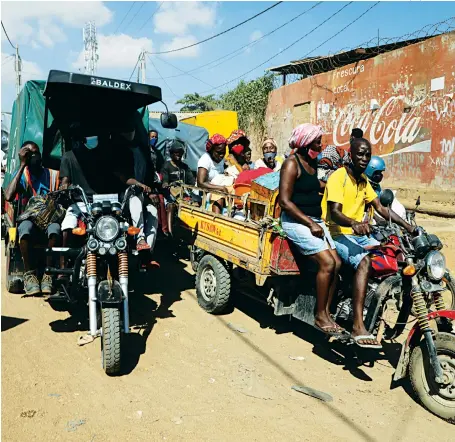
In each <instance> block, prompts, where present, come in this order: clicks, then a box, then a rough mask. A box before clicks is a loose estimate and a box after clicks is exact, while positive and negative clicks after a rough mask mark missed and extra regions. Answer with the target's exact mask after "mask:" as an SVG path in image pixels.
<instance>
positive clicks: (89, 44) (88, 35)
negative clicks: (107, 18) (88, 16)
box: [82, 21, 99, 75]
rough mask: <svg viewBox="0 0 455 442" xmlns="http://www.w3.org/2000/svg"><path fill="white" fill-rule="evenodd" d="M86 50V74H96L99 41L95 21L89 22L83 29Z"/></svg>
mask: <svg viewBox="0 0 455 442" xmlns="http://www.w3.org/2000/svg"><path fill="white" fill-rule="evenodd" d="M82 37H83V39H84V49H85V69H84V73H85V74H88V75H95V74H96V63H97V62H98V60H99V56H98V41H97V39H96V26H95V22H94V21H89V22H88V23H86V24H85V27H84V28H83V29H82Z"/></svg>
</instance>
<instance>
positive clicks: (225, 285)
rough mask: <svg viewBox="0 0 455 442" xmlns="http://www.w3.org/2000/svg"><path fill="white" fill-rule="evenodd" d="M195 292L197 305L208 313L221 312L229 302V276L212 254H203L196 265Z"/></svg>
mask: <svg viewBox="0 0 455 442" xmlns="http://www.w3.org/2000/svg"><path fill="white" fill-rule="evenodd" d="M196 293H197V300H198V303H199V305H200V306H201V307H202V308H203V309H204V310H205V311H206V312H208V313H222V312H223V310H225V309H226V307H227V306H228V303H229V297H230V294H231V277H230V275H229V273H228V271H227V269H226V267H225V266H224V265H223V264H222V263H221V262H220V261H219V260H218V259H217V258H215V257H214V256H211V255H206V256H204V257H203V258H202V259H201V260H200V262H199V264H198V267H197V272H196Z"/></svg>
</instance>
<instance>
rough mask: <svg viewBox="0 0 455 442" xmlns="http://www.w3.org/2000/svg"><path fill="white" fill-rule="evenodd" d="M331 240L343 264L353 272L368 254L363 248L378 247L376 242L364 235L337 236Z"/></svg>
mask: <svg viewBox="0 0 455 442" xmlns="http://www.w3.org/2000/svg"><path fill="white" fill-rule="evenodd" d="M333 240H334V241H335V245H336V248H337V252H338V255H340V258H341V260H342V261H343V263H344V264H347V265H349V266H351V267H352V268H354V270H357V267H359V264H360V262H361V261H362V259H363V258H365V256H367V255H368V253H369V252H368V251H367V250H365V247H366V246H377V245H379V242H378V241H376V240H375V239H374V238H372V237H369V236H366V235H363V236H358V235H337V236H335V237H334V238H333Z"/></svg>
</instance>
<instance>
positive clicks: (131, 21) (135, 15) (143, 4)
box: [123, 2, 146, 31]
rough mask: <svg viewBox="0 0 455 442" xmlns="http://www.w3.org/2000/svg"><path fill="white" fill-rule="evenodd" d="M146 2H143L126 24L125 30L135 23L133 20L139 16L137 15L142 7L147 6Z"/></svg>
mask: <svg viewBox="0 0 455 442" xmlns="http://www.w3.org/2000/svg"><path fill="white" fill-rule="evenodd" d="M145 4H146V2H142V5H141V6H140V8H139V9H138V10H137V12H136V14H134V15H133V18H132V19H131V20H130V21H129V22H128V24H127V25H126V26H125V28H124V29H123V30H124V31H125V29H127V28H128V26H129V25H130V24H131V23H133V20H134V19H135V18H136V17H137V15H138V14H139V12H141V9H142V8H143V7H144V6H145Z"/></svg>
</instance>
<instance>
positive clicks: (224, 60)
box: [167, 2, 323, 78]
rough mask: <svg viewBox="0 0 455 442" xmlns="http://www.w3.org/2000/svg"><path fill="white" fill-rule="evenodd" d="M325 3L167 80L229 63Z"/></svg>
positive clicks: (319, 3)
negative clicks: (251, 40)
mask: <svg viewBox="0 0 455 442" xmlns="http://www.w3.org/2000/svg"><path fill="white" fill-rule="evenodd" d="M322 3H323V2H318V3H316V4H314V5H313V6H312V7H311V8H309V9H306V10H305V11H303V12H301V13H300V14H298V15H296V16H295V17H293V18H292V19H291V20H288V21H287V22H286V23H283V24H282V25H280V26H278V27H277V28H275V29H273V30H272V31H270V32H268V33H267V34H264V35H263V36H262V37H260V38H258V39H257V40H255V41H253V42H251V43H248V44H246V45H243V46H241V47H240V48H237V49H236V50H234V51H232V52H229V53H228V54H225V55H223V56H221V57H218V58H216V59H215V60H212V61H210V62H208V63H205V64H203V65H201V66H198V67H196V68H194V69H190V70H189V71H186V73H185V74H178V75H171V76H169V77H167V78H176V77H182V76H184V75H187V74H188V75H189V74H190V73H191V72H196V71H199V70H200V69H202V68H204V67H206V66H209V65H211V64H213V63H216V62H219V63H217V64H215V65H214V66H212V67H211V68H210V69H213V68H215V67H217V66H220V65H221V64H224V63H225V62H226V61H229V60H232V59H233V58H235V57H237V56H238V55H240V54H242V52H243V50H244V49H246V48H249V47H252V46H254V45H256V44H258V43H259V42H260V41H261V40H263V39H264V38H266V37H268V36H270V35H272V34H273V33H275V32H277V31H279V30H280V29H282V28H284V27H285V26H287V25H289V24H291V23H292V22H293V21H295V20H297V19H298V18H300V17H301V16H302V15H305V14H306V13H307V12H310V11H312V10H313V9H315V8H316V7H317V6H319V5H321V4H322ZM232 54H235V55H234V56H232V57H230V56H231V55H232ZM227 57H230V58H227Z"/></svg>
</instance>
